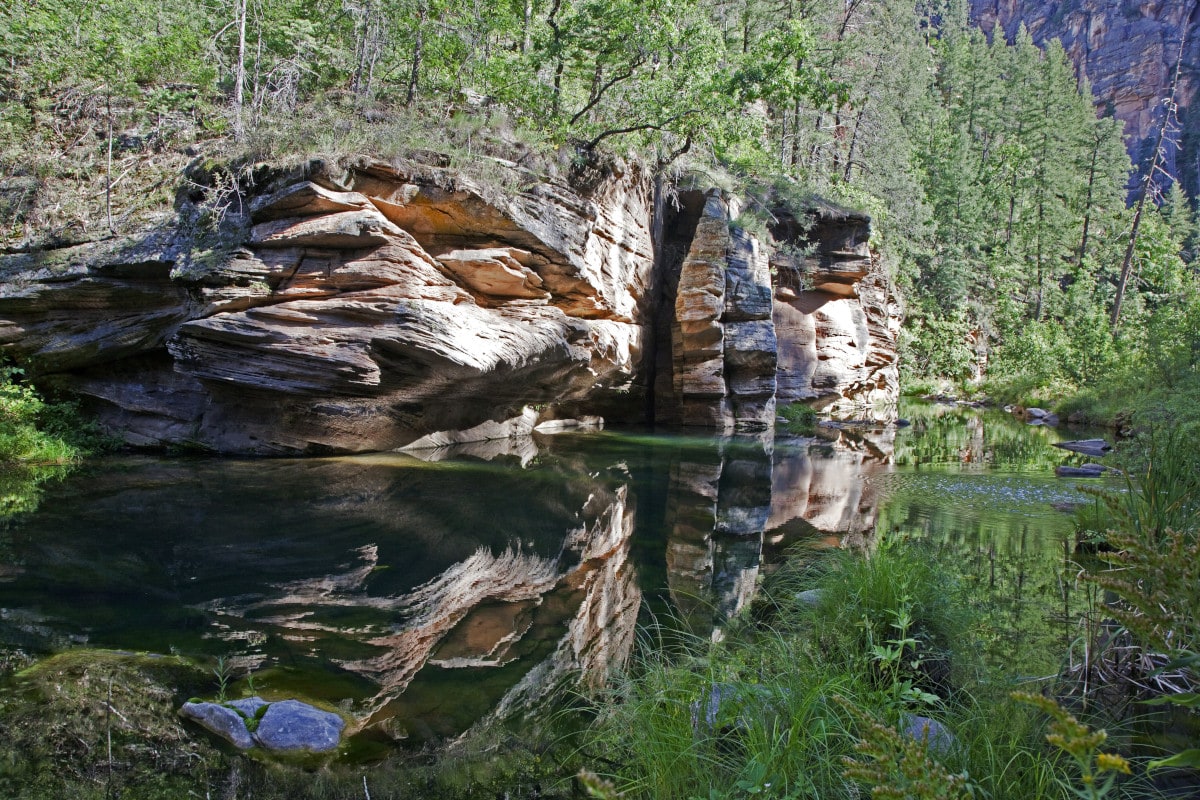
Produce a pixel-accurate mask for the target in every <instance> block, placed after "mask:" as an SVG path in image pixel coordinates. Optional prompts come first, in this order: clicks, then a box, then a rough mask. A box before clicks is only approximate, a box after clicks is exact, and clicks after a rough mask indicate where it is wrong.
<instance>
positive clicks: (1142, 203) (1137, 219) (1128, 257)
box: [1109, 27, 1187, 329]
mask: <svg viewBox="0 0 1200 800" xmlns="http://www.w3.org/2000/svg"><path fill="white" fill-rule="evenodd" d="M1186 44H1187V28H1186V27H1185V28H1184V29H1183V34H1182V35H1181V36H1180V38H1179V55H1178V56H1176V57H1175V77H1174V78H1172V79H1171V94H1170V95H1169V96H1168V97H1167V102H1166V109H1165V110H1164V111H1163V119H1162V124H1160V125H1159V126H1158V137H1157V139H1156V141H1155V142H1154V155H1153V156H1151V158H1150V169H1149V170H1148V171H1147V172H1146V175H1145V177H1143V178H1142V188H1141V191H1140V192H1139V196H1138V202H1137V211H1135V212H1134V214H1133V227H1132V228H1131V229H1130V231H1129V244H1128V246H1126V248H1125V259H1124V260H1123V261H1122V262H1121V278H1120V280H1119V281H1117V296H1116V298H1114V299H1113V310H1112V317H1111V318H1110V320H1109V321H1110V322H1111V323H1112V327H1113V328H1114V329H1116V327H1117V323H1118V322H1119V321H1120V319H1121V304H1122V303H1123V302H1124V300H1125V290H1126V289H1127V288H1128V287H1129V272H1130V270H1131V269H1132V268H1133V251H1134V248H1135V247H1137V237H1138V228H1139V227H1141V224H1142V211H1143V209H1145V207H1146V198H1147V197H1148V196H1149V195H1150V188H1151V187H1152V186H1153V185H1154V173H1155V172H1156V171H1157V170H1158V159H1159V158H1160V157H1161V156H1162V145H1163V140H1164V139H1166V138H1167V127H1168V126H1169V125H1170V124H1171V117H1173V116H1174V115H1175V111H1176V109H1177V106H1176V105H1175V92H1176V90H1177V89H1178V88H1179V71H1180V68H1181V67H1182V65H1183V49H1184V46H1185V45H1186Z"/></svg>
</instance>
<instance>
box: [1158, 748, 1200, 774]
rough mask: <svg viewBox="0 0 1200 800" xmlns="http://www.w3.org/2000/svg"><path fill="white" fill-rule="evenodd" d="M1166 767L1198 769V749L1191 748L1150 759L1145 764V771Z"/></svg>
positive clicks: (1199, 765) (1199, 753)
mask: <svg viewBox="0 0 1200 800" xmlns="http://www.w3.org/2000/svg"><path fill="white" fill-rule="evenodd" d="M1166 767H1175V768H1190V769H1200V750H1198V749H1196V748H1192V749H1190V750H1184V751H1183V752H1182V753H1176V754H1175V755H1173V756H1171V757H1170V758H1160V759H1158V760H1156V761H1151V762H1150V763H1148V764H1146V771H1147V772H1153V771H1154V770H1156V769H1164V768H1166Z"/></svg>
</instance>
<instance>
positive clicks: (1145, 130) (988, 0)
mask: <svg viewBox="0 0 1200 800" xmlns="http://www.w3.org/2000/svg"><path fill="white" fill-rule="evenodd" d="M970 9H971V19H972V21H973V22H975V23H977V24H978V25H979V26H980V27H982V28H983V29H984V30H985V31H987V32H989V33H990V32H991V30H992V28H993V26H994V25H995V24H996V23H997V22H999V23H1000V25H1001V26H1002V27H1003V28H1004V31H1005V33H1006V34H1007V35H1008V37H1009V38H1010V39H1011V38H1012V37H1013V35H1014V34H1015V33H1016V32H1017V29H1018V28H1019V27H1020V26H1021V25H1022V24H1024V25H1025V27H1026V28H1027V29H1028V30H1029V33H1030V35H1031V36H1032V37H1033V40H1034V41H1035V42H1037V43H1038V44H1043V43H1045V42H1049V41H1050V40H1052V39H1059V40H1060V41H1062V43H1063V47H1065V48H1066V51H1067V53H1068V54H1069V55H1070V57H1071V59H1072V60H1073V61H1074V63H1075V64H1076V66H1077V68H1078V69H1079V72H1080V73H1081V74H1082V75H1084V76H1086V77H1087V79H1088V80H1089V81H1091V84H1092V92H1093V93H1094V95H1095V97H1096V103H1097V104H1098V105H1099V106H1101V107H1102V108H1109V107H1111V108H1112V110H1113V111H1114V112H1115V114H1116V116H1117V118H1118V119H1120V120H1121V121H1123V122H1124V123H1125V137H1126V143H1127V144H1128V146H1129V152H1130V155H1132V156H1133V158H1134V161H1135V163H1136V162H1140V161H1141V160H1143V159H1144V158H1145V157H1146V156H1147V155H1148V153H1149V149H1150V148H1151V147H1153V143H1154V132H1155V131H1156V130H1157V125H1158V124H1159V122H1160V121H1161V119H1162V100H1163V98H1164V97H1166V96H1167V95H1168V94H1169V88H1170V84H1171V78H1172V75H1173V73H1174V71H1175V61H1176V57H1177V55H1178V54H1179V43H1180V38H1181V37H1182V36H1183V35H1184V34H1185V33H1186V34H1187V41H1186V46H1185V49H1184V55H1183V63H1182V71H1181V80H1180V89H1179V94H1178V98H1177V99H1178V102H1179V104H1180V120H1181V122H1182V127H1183V130H1182V131H1180V135H1179V140H1180V141H1179V144H1180V147H1168V149H1167V160H1166V166H1167V171H1168V172H1170V173H1171V174H1172V175H1175V176H1177V177H1178V178H1179V179H1180V180H1182V181H1183V183H1184V186H1185V188H1187V189H1188V190H1189V192H1190V193H1191V194H1192V195H1193V196H1195V195H1196V194H1197V193H1198V191H1200V108H1197V103H1196V95H1197V92H1200V0H1056V2H1046V1H1045V0H970Z"/></svg>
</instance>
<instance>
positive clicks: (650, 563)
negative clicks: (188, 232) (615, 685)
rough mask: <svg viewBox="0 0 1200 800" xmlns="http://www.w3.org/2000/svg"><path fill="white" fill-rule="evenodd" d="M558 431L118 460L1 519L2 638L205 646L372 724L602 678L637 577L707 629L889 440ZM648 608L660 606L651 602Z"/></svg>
mask: <svg viewBox="0 0 1200 800" xmlns="http://www.w3.org/2000/svg"><path fill="white" fill-rule="evenodd" d="M825 433H826V434H828V435H827V436H826V437H825V438H822V439H819V440H816V441H813V440H779V441H775V442H772V441H771V440H770V439H769V438H767V439H762V438H751V439H745V438H735V439H725V440H710V439H687V438H673V437H640V438H639V437H632V436H622V435H617V434H610V433H604V434H590V435H562V436H557V437H551V438H539V439H537V440H533V439H526V440H512V441H507V442H503V443H501V442H495V443H485V444H483V445H479V444H475V445H468V446H460V447H456V448H454V449H443V450H439V451H425V452H423V453H420V454H386V455H378V456H371V457H356V458H346V459H327V460H312V461H301V462H297V461H254V462H241V461H219V462H218V461H207V460H201V461H188V460H151V459H116V460H113V461H110V462H107V463H105V464H103V465H102V466H98V467H94V468H91V469H85V470H83V471H81V472H80V473H79V474H78V475H77V476H75V477H72V478H71V479H69V480H67V481H65V482H63V483H62V484H61V485H56V486H54V487H51V488H50V489H48V490H47V496H46V501H45V502H44V503H43V505H42V508H41V509H40V510H39V511H38V512H36V513H35V514H32V515H29V516H28V517H25V518H23V519H20V520H18V521H16V522H15V523H13V524H12V525H11V526H10V530H9V532H8V536H9V541H8V543H7V548H8V550H9V551H11V553H12V557H11V560H10V559H8V558H6V560H10V563H11V565H14V566H12V568H11V569H8V570H6V571H5V572H4V573H3V577H2V578H0V640H3V643H7V644H13V643H19V644H21V645H22V646H26V647H33V648H34V649H37V648H39V647H40V648H45V647H50V646H59V645H61V644H62V643H63V642H66V641H71V642H76V643H87V644H92V645H98V646H107V647H128V648H136V649H142V650H154V651H160V652H165V651H167V650H168V649H177V650H179V651H181V652H184V653H188V654H200V653H207V654H209V655H212V656H216V655H222V656H225V657H227V658H228V659H229V660H230V663H232V664H234V665H235V669H236V671H237V673H239V674H240V673H242V672H244V671H246V670H249V669H254V670H257V671H258V680H257V683H258V686H259V688H260V689H262V690H264V691H267V692H270V691H272V690H273V689H274V690H277V691H279V692H281V693H286V692H289V691H294V690H296V689H297V688H302V689H303V691H304V692H305V693H307V694H310V695H313V696H315V697H317V698H318V699H324V700H327V701H329V702H333V703H340V704H342V706H343V707H344V708H347V709H349V710H350V712H351V713H352V714H353V715H354V716H355V718H356V719H357V720H358V727H359V728H360V729H364V728H369V729H371V730H373V731H376V732H377V733H378V734H381V735H386V736H388V737H390V738H396V739H402V738H412V739H416V740H428V739H431V738H433V739H441V738H445V737H450V736H456V735H458V734H460V733H462V732H463V731H465V730H467V729H469V728H470V727H471V726H473V725H475V724H476V723H478V722H479V721H480V720H483V719H492V718H512V717H514V716H520V715H525V714H529V713H534V712H536V711H538V710H539V709H542V708H545V707H546V706H547V702H548V700H549V698H551V697H552V696H553V695H554V694H555V690H556V689H558V688H560V687H563V686H577V685H579V684H580V683H582V684H584V685H599V684H601V683H603V682H604V681H605V679H606V678H607V676H608V675H609V674H610V673H611V672H612V670H614V669H620V668H623V667H624V666H625V665H626V664H627V662H628V659H629V657H630V655H631V653H632V650H633V643H634V639H635V635H636V624H637V618H638V612H639V610H640V609H641V608H642V607H643V605H644V602H643V601H644V598H645V597H646V595H647V594H650V595H657V594H658V593H659V592H661V591H664V590H666V591H667V593H668V595H669V597H670V598H671V600H672V601H673V604H674V605H675V610H676V612H677V613H678V616H680V617H681V618H682V619H683V620H684V622H685V623H686V625H687V627H688V628H689V629H691V630H694V631H697V632H700V633H702V634H704V635H708V633H710V632H712V631H714V630H716V629H719V626H720V625H721V623H722V622H723V620H725V619H726V618H728V616H729V615H731V614H733V613H735V612H736V611H737V610H738V609H740V608H742V607H744V606H745V605H746V603H747V602H749V600H750V599H751V598H752V596H753V593H754V591H755V588H756V585H757V578H758V574H759V571H760V569H761V567H762V565H763V560H764V558H766V559H767V560H768V561H770V560H772V559H778V557H779V553H780V551H781V549H782V548H783V547H786V546H787V545H788V544H790V543H792V542H795V541H799V540H804V539H813V538H816V539H820V540H822V541H830V540H832V541H837V540H841V539H844V538H845V537H848V536H851V537H852V536H856V535H860V534H861V533H862V532H863V531H866V530H869V529H870V528H871V527H872V525H873V521H874V515H875V513H876V510H875V502H876V499H875V498H874V496H873V493H872V492H871V490H870V488H869V486H870V484H869V482H865V481H864V478H865V477H866V476H869V475H870V474H872V473H873V472H875V471H878V470H883V469H887V464H888V461H889V459H890V450H889V449H888V448H889V442H888V439H887V437H886V436H884V437H883V438H882V439H881V440H880V441H873V440H872V439H871V438H870V437H869V436H867V435H865V434H864V433H863V432H855V431H825ZM654 602H657V601H654Z"/></svg>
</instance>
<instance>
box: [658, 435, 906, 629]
mask: <svg viewBox="0 0 1200 800" xmlns="http://www.w3.org/2000/svg"><path fill="white" fill-rule="evenodd" d="M821 434H822V436H821V437H820V438H818V439H816V440H811V439H792V440H784V439H781V440H779V441H773V440H772V439H771V438H769V437H767V438H762V437H734V438H729V439H725V440H723V441H720V442H718V443H717V445H716V446H715V447H711V448H707V449H691V450H686V451H682V452H681V453H680V456H679V458H678V460H677V461H675V462H674V463H672V465H671V474H670V490H669V495H668V496H669V498H670V499H669V501H668V513H667V520H666V525H665V529H666V536H667V566H668V581H669V587H670V594H671V600H672V604H673V606H674V608H675V611H676V612H677V613H678V615H679V617H680V619H681V620H682V621H683V623H684V625H685V627H686V628H688V629H689V630H690V631H692V632H693V633H697V634H703V635H707V634H708V633H710V632H711V633H712V634H713V635H714V636H717V637H719V636H720V626H721V624H722V623H723V622H724V621H725V620H728V619H729V618H730V617H732V616H733V615H735V614H737V613H738V612H739V611H740V610H741V609H743V608H744V607H745V606H746V605H747V604H748V603H749V602H750V600H751V599H753V597H754V593H755V590H756V587H757V585H758V578H759V572H760V570H761V569H762V568H763V567H764V566H769V564H770V563H771V562H772V561H775V560H777V559H778V558H780V557H781V553H782V551H783V550H785V549H786V548H787V547H788V546H789V545H792V544H797V543H800V542H812V543H817V544H822V545H840V544H846V543H860V542H861V541H862V540H863V539H864V537H866V536H867V535H868V534H869V533H870V532H871V531H873V530H874V526H875V519H876V516H877V514H878V503H879V500H880V498H879V496H878V494H877V492H875V491H874V489H873V485H872V483H871V482H870V481H869V480H868V479H869V478H870V476H871V475H873V474H875V473H878V472H882V471H886V470H888V469H889V468H890V462H891V443H892V439H893V435H892V429H891V428H873V427H866V428H845V429H838V428H827V429H823V430H822V431H821ZM764 549H765V550H766V553H764Z"/></svg>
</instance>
